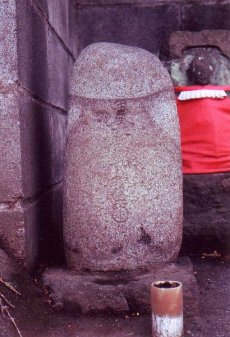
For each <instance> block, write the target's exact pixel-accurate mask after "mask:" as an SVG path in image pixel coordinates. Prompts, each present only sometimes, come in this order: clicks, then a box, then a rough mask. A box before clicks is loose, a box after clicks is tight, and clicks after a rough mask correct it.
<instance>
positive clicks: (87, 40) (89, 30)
mask: <svg viewBox="0 0 230 337" xmlns="http://www.w3.org/2000/svg"><path fill="white" fill-rule="evenodd" d="M75 5H76V7H77V8H78V14H77V15H78V24H79V49H82V48H84V47H86V46H87V45H89V44H91V43H93V42H102V41H103V42H115V43H124V44H127V45H132V46H136V47H141V48H144V49H146V50H148V51H150V52H152V53H154V54H157V55H158V54H159V53H160V51H161V49H162V47H163V46H164V44H165V42H166V40H167V38H168V36H169V34H170V33H172V32H173V31H177V30H191V31H199V30H204V29H229V28H230V21H229V16H230V3H229V1H228V0H222V1H218V0H172V1H170V0H75Z"/></svg>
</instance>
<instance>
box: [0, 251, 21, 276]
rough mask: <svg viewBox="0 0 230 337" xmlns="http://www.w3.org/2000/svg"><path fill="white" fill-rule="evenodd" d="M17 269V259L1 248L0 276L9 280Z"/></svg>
mask: <svg viewBox="0 0 230 337" xmlns="http://www.w3.org/2000/svg"><path fill="white" fill-rule="evenodd" d="M16 270H17V267H16V265H15V261H14V260H13V259H12V258H11V257H9V255H7V254H6V253H5V252H4V251H3V250H2V249H1V248H0V277H1V278H2V279H3V280H5V281H9V280H10V279H11V278H12V276H13V274H15V272H16Z"/></svg>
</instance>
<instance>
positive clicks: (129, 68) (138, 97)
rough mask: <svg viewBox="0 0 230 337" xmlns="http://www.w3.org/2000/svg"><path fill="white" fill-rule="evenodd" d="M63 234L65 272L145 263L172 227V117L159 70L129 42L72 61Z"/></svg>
mask: <svg viewBox="0 0 230 337" xmlns="http://www.w3.org/2000/svg"><path fill="white" fill-rule="evenodd" d="M70 94H71V101H70V110H69V120H68V129H67V143H66V156H65V192H64V240H65V248H66V257H67V262H68V265H69V267H70V268H71V269H73V270H75V271H84V270H93V271H115V270H116V271H119V270H134V269H137V268H141V269H149V268H152V267H153V266H154V265H156V264H158V263H164V262H167V261H172V260H175V258H176V256H177V253H178V251H179V248H180V244H181V235H182V173H181V155H180V140H179V130H178V121H177V116H176V108H175V103H174V95H173V91H172V85H171V81H170V78H169V75H168V73H167V71H166V70H165V69H164V68H163V66H162V65H161V63H160V61H159V60H158V59H157V58H156V57H155V56H154V55H153V54H151V53H149V52H147V51H144V50H142V49H139V48H133V47H127V46H123V45H118V44H110V43H99V44H93V45H91V46H89V47H88V48H86V49H85V50H84V51H83V52H82V53H81V55H80V56H79V58H78V60H77V61H76V63H75V66H74V71H73V81H72V85H71V93H70Z"/></svg>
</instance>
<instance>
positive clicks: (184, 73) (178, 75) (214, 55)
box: [169, 46, 230, 86]
mask: <svg viewBox="0 0 230 337" xmlns="http://www.w3.org/2000/svg"><path fill="white" fill-rule="evenodd" d="M204 53H205V54H206V55H208V58H209V59H210V60H211V63H212V65H213V68H214V69H215V70H214V72H213V73H212V75H211V76H210V78H209V84H213V85H229V83H230V59H229V58H228V57H226V56H224V55H223V54H222V53H221V52H220V51H219V50H218V49H217V48H212V47H209V46H207V47H194V48H189V49H187V50H185V51H184V52H183V54H182V56H181V57H180V58H175V59H172V60H170V61H169V68H170V73H171V77H172V80H173V82H174V84H175V85H179V86H183V85H192V84H193V82H192V81H191V79H190V78H189V76H188V70H189V68H190V67H191V64H192V62H193V60H194V58H196V57H197V56H199V55H200V54H204Z"/></svg>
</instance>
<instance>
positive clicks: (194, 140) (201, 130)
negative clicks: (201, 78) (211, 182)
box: [175, 85, 230, 174]
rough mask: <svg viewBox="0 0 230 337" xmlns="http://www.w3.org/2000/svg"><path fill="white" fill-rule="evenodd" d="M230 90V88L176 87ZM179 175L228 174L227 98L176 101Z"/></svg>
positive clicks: (229, 101)
mask: <svg viewBox="0 0 230 337" xmlns="http://www.w3.org/2000/svg"><path fill="white" fill-rule="evenodd" d="M198 89H199V90H200V89H215V90H218V89H219V90H225V91H230V86H210V85H207V86H190V87H176V88H175V91H176V92H181V91H188V90H198ZM177 108H178V115H179V120H180V128H181V146H182V159H183V173H190V174H191V173H215V172H230V98H229V97H225V98H223V99H214V98H199V99H190V100H185V101H180V100H178V99H177Z"/></svg>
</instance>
